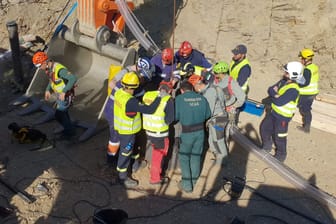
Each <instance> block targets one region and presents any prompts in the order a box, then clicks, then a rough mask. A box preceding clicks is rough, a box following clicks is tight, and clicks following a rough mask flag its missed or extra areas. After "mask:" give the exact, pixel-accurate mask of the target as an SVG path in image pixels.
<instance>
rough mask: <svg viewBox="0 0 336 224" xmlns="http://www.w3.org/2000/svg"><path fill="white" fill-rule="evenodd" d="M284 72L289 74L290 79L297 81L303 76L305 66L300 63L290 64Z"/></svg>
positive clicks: (285, 67)
mask: <svg viewBox="0 0 336 224" xmlns="http://www.w3.org/2000/svg"><path fill="white" fill-rule="evenodd" d="M284 70H285V71H286V72H287V73H288V74H289V78H290V79H291V80H294V81H295V80H297V79H299V78H301V77H302V75H303V74H302V73H303V64H302V63H301V62H298V61H292V62H288V63H287V64H286V65H285V66H284Z"/></svg>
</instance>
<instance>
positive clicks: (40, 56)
mask: <svg viewBox="0 0 336 224" xmlns="http://www.w3.org/2000/svg"><path fill="white" fill-rule="evenodd" d="M47 60H48V55H47V54H46V53H44V52H43V51H38V52H36V53H35V54H34V56H33V64H34V65H35V66H36V67H40V66H41V65H42V63H43V62H45V61H47Z"/></svg>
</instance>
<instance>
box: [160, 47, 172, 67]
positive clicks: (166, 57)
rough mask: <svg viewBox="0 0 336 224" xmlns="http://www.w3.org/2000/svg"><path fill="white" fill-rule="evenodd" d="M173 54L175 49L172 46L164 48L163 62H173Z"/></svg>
mask: <svg viewBox="0 0 336 224" xmlns="http://www.w3.org/2000/svg"><path fill="white" fill-rule="evenodd" d="M173 56H174V52H173V49H171V48H165V49H163V51H162V53H161V59H162V61H163V63H165V64H170V63H172V61H173Z"/></svg>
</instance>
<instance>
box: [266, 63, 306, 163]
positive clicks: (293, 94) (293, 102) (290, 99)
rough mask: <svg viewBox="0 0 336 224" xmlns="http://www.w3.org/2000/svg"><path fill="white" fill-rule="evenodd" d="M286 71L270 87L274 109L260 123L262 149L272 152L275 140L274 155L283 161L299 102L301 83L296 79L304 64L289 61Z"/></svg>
mask: <svg viewBox="0 0 336 224" xmlns="http://www.w3.org/2000/svg"><path fill="white" fill-rule="evenodd" d="M284 71H285V73H284V76H283V78H282V79H281V80H280V81H279V82H277V83H276V84H274V85H273V86H271V87H269V88H268V94H269V97H270V98H271V102H272V103H271V108H272V109H271V111H270V113H268V114H267V115H266V117H265V118H264V120H263V121H262V123H261V125H260V135H261V140H262V149H263V150H265V151H268V152H270V151H271V150H272V140H273V142H274V144H275V154H274V157H275V158H276V159H278V160H279V161H281V162H283V161H284V160H285V159H286V156H287V150H286V148H287V135H288V123H289V122H290V121H291V119H292V117H293V115H294V113H295V110H296V106H297V104H298V102H299V85H298V84H297V83H296V80H298V79H299V78H300V77H301V76H302V72H303V65H302V64H301V63H300V62H297V61H294V62H289V63H288V64H286V65H285V66H284Z"/></svg>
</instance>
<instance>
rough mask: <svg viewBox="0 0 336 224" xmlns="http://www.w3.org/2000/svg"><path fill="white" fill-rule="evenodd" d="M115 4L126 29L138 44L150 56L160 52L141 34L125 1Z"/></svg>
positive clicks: (145, 34) (146, 36) (147, 37)
mask: <svg viewBox="0 0 336 224" xmlns="http://www.w3.org/2000/svg"><path fill="white" fill-rule="evenodd" d="M115 3H116V4H117V5H118V9H119V11H120V13H121V15H122V16H123V18H124V19H125V22H126V24H127V26H128V28H129V29H130V30H131V32H132V34H133V35H134V36H135V38H136V39H137V40H138V41H139V42H140V44H141V45H142V46H143V47H144V48H145V49H146V50H147V51H149V52H150V53H151V54H155V53H157V52H159V51H160V49H159V48H158V47H157V46H156V45H155V43H154V42H153V41H152V40H151V38H150V37H149V35H148V34H147V33H145V32H142V31H141V29H140V28H139V26H140V24H139V23H137V22H136V20H135V18H133V17H132V14H131V12H130V9H129V8H128V6H127V3H126V1H120V0H116V1H115Z"/></svg>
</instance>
